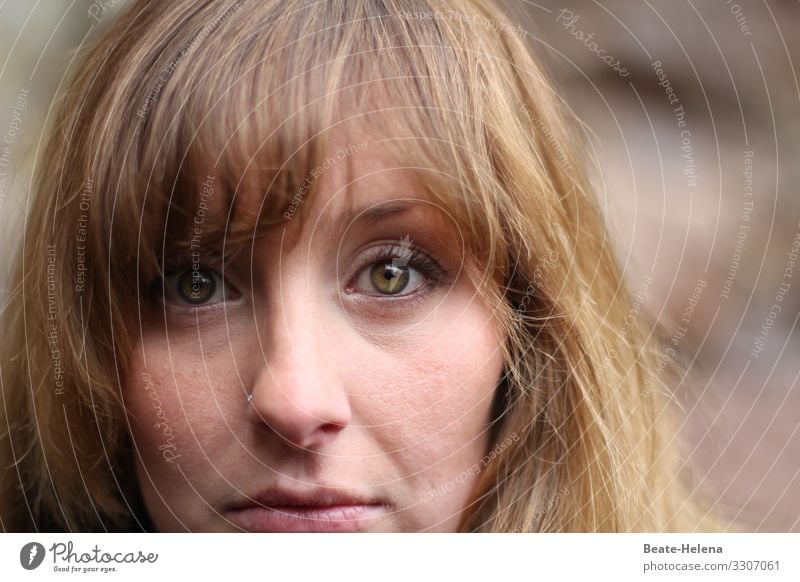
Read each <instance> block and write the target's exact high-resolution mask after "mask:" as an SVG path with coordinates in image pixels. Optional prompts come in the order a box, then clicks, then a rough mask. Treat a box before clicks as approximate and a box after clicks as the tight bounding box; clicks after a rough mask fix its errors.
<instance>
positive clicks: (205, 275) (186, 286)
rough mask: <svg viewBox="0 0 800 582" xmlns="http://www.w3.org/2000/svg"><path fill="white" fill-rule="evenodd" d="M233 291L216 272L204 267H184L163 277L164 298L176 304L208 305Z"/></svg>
mask: <svg viewBox="0 0 800 582" xmlns="http://www.w3.org/2000/svg"><path fill="white" fill-rule="evenodd" d="M235 293H236V292H235V291H234V290H233V289H232V288H231V287H230V286H228V285H226V284H225V283H223V282H222V281H221V277H220V276H219V275H218V274H217V273H216V272H214V271H212V270H210V269H207V268H205V267H200V268H198V269H186V270H184V271H179V272H177V273H174V274H171V275H167V276H166V277H165V278H164V299H165V301H166V302H168V303H172V304H176V305H192V306H202V305H210V304H214V303H218V302H220V301H222V300H223V299H224V298H225V297H228V298H231V295H234V294H235Z"/></svg>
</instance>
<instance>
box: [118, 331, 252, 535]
mask: <svg viewBox="0 0 800 582" xmlns="http://www.w3.org/2000/svg"><path fill="white" fill-rule="evenodd" d="M145 356H146V357H145ZM145 362H146V363H145ZM220 377H225V378H226V379H228V380H230V381H231V383H230V385H231V386H232V387H233V389H232V390H224V391H220V390H213V391H212V389H211V388H210V386H209V384H210V383H212V384H217V382H215V380H216V379H217V378H220ZM235 378H236V375H235V369H234V367H233V361H232V358H231V357H230V349H229V350H224V351H221V352H220V353H217V354H214V355H213V356H208V355H202V351H201V344H200V342H199V341H198V340H197V334H196V333H195V334H193V339H188V337H187V334H180V335H179V336H176V335H173V336H171V337H170V341H169V344H167V342H166V340H165V338H164V336H163V335H159V334H155V333H150V334H148V335H147V337H146V338H145V340H144V341H143V342H142V343H141V344H140V346H139V348H138V349H137V350H135V352H134V354H133V357H132V360H131V366H130V371H129V374H128V377H127V378H126V382H125V405H126V410H127V412H128V419H129V422H130V427H131V433H132V438H133V441H134V443H135V446H136V453H137V458H136V465H137V473H138V475H139V483H140V485H141V489H142V495H143V497H144V499H145V504H146V505H147V507H148V509H149V510H150V514H151V517H152V519H153V520H154V522H155V524H156V526H157V527H158V529H161V530H174V529H182V527H181V525H180V523H186V524H189V523H192V524H194V525H195V526H196V527H200V528H205V529H209V527H208V526H204V525H203V524H201V523H198V520H201V519H203V518H204V516H203V515H201V514H202V508H203V507H204V504H203V502H202V501H201V500H200V499H199V498H198V495H199V496H201V497H203V498H206V497H208V496H209V495H208V492H206V491H205V488H206V485H207V484H208V483H209V482H210V480H208V479H203V480H198V479H196V478H194V477H196V476H197V475H209V474H213V471H214V466H215V463H216V462H218V461H219V458H220V457H221V456H223V455H222V452H223V448H224V446H225V444H226V443H227V442H228V441H229V440H230V439H231V438H232V437H231V436H230V432H231V429H230V423H226V421H225V418H226V416H228V415H227V414H226V411H228V410H231V409H232V408H233V406H234V398H235V394H236V393H240V392H241V390H239V391H237V390H236V383H235ZM241 400H243V398H240V401H241ZM189 480H190V481H191V484H190V483H189V482H188V481H189ZM173 512H174V514H176V515H178V516H179V519H180V520H181V522H180V523H179V522H175V521H174V519H175V518H174V516H173Z"/></svg>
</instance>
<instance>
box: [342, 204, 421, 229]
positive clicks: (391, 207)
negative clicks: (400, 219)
mask: <svg viewBox="0 0 800 582" xmlns="http://www.w3.org/2000/svg"><path fill="white" fill-rule="evenodd" d="M425 203H426V201H425V200H419V199H408V200H393V201H391V202H383V203H380V204H376V205H375V206H371V207H369V208H367V209H366V210H361V211H359V212H351V213H350V214H349V215H348V216H347V217H346V218H347V221H348V222H350V221H352V222H353V223H365V224H367V225H374V224H376V223H378V222H381V221H383V220H385V219H387V218H391V217H394V216H397V215H398V214H404V213H406V212H410V211H411V210H413V209H414V208H419V207H420V206H423V205H425Z"/></svg>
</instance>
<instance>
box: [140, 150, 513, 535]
mask: <svg viewBox="0 0 800 582" xmlns="http://www.w3.org/2000/svg"><path fill="white" fill-rule="evenodd" d="M341 143H343V144H345V145H346V142H341ZM335 144H336V142H334V144H333V145H335ZM382 154H384V152H382V151H381V149H380V146H379V145H378V144H374V143H371V144H370V147H368V148H366V149H365V150H364V151H358V152H355V153H353V154H352V155H349V156H348V157H347V159H346V160H345V161H342V162H340V163H337V164H335V165H333V166H332V167H331V168H329V169H328V170H326V172H325V173H324V174H323V175H322V177H321V183H320V186H321V187H320V188H319V191H318V193H317V195H316V198H315V199H314V200H313V201H311V202H312V206H311V209H310V213H309V218H308V220H306V221H305V222H304V223H303V228H302V230H301V229H300V228H299V225H300V221H293V220H290V221H288V223H287V224H284V225H281V226H278V227H276V228H274V229H273V230H272V231H270V232H269V233H267V234H266V235H265V236H264V237H263V238H259V239H257V241H256V243H255V245H254V248H253V251H252V253H250V254H249V256H247V257H245V258H237V259H236V260H235V261H234V262H233V263H231V264H230V265H226V266H225V277H226V279H225V285H223V284H222V283H221V279H220V283H219V285H218V287H221V288H222V291H221V292H220V293H221V294H222V295H225V293H226V292H227V291H226V290H228V289H229V288H235V289H236V291H237V292H238V295H235V297H236V298H235V299H227V300H226V301H225V302H224V303H223V302H222V301H221V300H220V301H218V302H217V303H215V304H213V303H212V304H210V305H204V306H201V307H200V308H199V309H194V308H192V307H191V306H187V305H180V304H179V303H180V302H179V301H175V302H170V301H169V300H166V299H165V301H164V304H163V305H162V304H160V303H158V302H156V303H155V304H154V306H153V307H152V309H151V311H150V313H149V314H148V315H147V316H146V317H145V319H144V320H143V322H142V325H143V330H144V334H143V338H142V341H141V342H140V344H139V346H138V348H137V349H136V351H135V353H134V354H133V361H132V366H131V368H130V372H129V376H128V378H127V381H126V388H125V398H126V407H127V410H128V412H129V419H130V422H131V426H132V432H133V438H134V442H135V444H136V449H137V453H138V454H137V463H136V465H137V475H138V479H139V483H140V485H141V489H142V494H143V497H144V500H145V505H146V507H147V509H148V512H149V513H150V516H151V518H152V520H153V522H154V524H155V526H156V527H157V528H158V529H159V530H161V531H176V530H177V531H182V530H187V529H188V530H192V531H236V530H238V529H240V528H239V527H238V525H237V524H235V523H233V522H232V521H231V519H230V515H229V514H228V513H227V510H228V509H230V507H231V504H232V503H240V502H242V501H243V500H247V498H248V496H253V495H256V494H258V493H260V492H263V491H265V490H267V489H270V488H273V487H276V486H280V487H281V488H284V489H300V490H304V489H308V488H311V487H313V486H317V485H323V486H328V487H338V488H341V490H342V491H347V492H348V493H350V494H354V495H359V496H363V497H367V498H369V499H370V500H375V501H380V502H382V503H384V504H386V510H385V512H384V513H383V514H382V515H381V516H380V518H378V519H377V520H374V521H372V522H370V524H369V525H368V527H365V528H364V530H366V531H455V530H456V528H457V527H458V523H459V519H460V515H461V513H462V511H463V509H464V507H465V505H466V504H467V503H468V502H469V500H470V498H471V494H472V491H473V487H474V484H475V478H476V476H477V471H476V469H477V467H479V466H480V460H481V458H482V457H483V456H484V455H485V454H486V452H487V449H488V448H489V436H488V430H487V429H488V423H489V422H490V420H491V417H490V414H491V412H490V411H491V405H492V398H493V395H494V392H495V390H496V386H497V384H498V381H499V378H500V375H501V372H502V366H503V359H502V352H501V345H502V342H503V341H504V338H502V337H500V335H499V332H498V330H497V328H496V325H495V323H494V321H493V319H492V316H491V314H490V310H489V309H488V308H487V307H486V306H485V305H484V304H483V303H482V301H481V299H480V297H479V296H478V295H477V293H476V291H475V289H474V288H473V286H472V285H471V283H470V281H469V278H468V277H467V276H466V275H465V274H464V272H463V268H464V265H463V252H462V249H461V247H460V245H461V242H460V241H461V238H460V236H459V233H458V232H457V229H456V227H455V225H453V224H452V223H451V222H448V219H447V218H446V214H444V213H440V212H438V211H437V209H436V206H435V205H434V204H432V203H427V202H420V203H419V204H417V205H416V206H414V207H413V209H411V210H409V211H407V212H405V213H402V214H398V215H396V216H392V217H389V218H386V219H385V220H383V221H380V222H376V223H374V224H373V223H370V224H369V225H363V224H360V223H358V222H357V221H356V222H352V223H348V222H344V223H342V222H341V219H340V217H341V216H342V215H344V214H347V210H349V209H348V208H347V207H346V205H345V199H344V194H343V192H344V187H345V185H346V184H347V183H348V182H349V181H350V180H352V179H353V176H355V177H356V178H357V179H356V181H355V183H354V184H352V185H350V186H349V188H350V189H351V190H352V192H353V193H354V200H355V201H356V202H355V205H354V206H355V207H356V212H357V211H358V209H363V208H369V207H371V206H374V205H376V204H381V203H384V202H387V201H392V200H397V199H403V198H408V197H409V196H410V195H414V193H415V192H421V189H420V187H419V185H418V184H416V183H415V182H414V179H413V175H411V174H409V173H408V171H407V170H403V169H399V168H395V167H393V166H392V164H391V162H390V161H389V160H390V158H389V157H388V156H386V155H382ZM348 176H349V177H348ZM410 193H411V194H410ZM416 196H417V197H418V198H422V195H421V194H416ZM406 235H408V236H409V237H410V240H411V241H413V242H414V243H415V244H416V245H418V247H419V248H420V249H421V250H422V251H423V252H425V253H428V254H429V255H430V256H431V257H434V258H435V259H436V261H437V263H439V264H440V265H441V266H442V267H443V269H444V270H447V271H448V272H449V274H448V276H446V277H443V278H442V279H441V281H439V283H437V284H436V285H433V286H431V287H428V286H423V288H422V289H420V290H418V292H417V293H416V295H415V296H414V300H413V301H409V300H408V298H405V297H404V298H402V299H401V300H399V301H395V302H393V303H390V302H389V301H386V299H385V298H380V297H374V296H372V295H370V294H368V293H366V292H370V293H377V291H375V290H374V289H366V290H365V289H360V288H358V289H353V288H352V286H350V287H348V284H349V283H351V279H352V278H355V277H356V275H357V274H358V273H360V272H362V271H363V270H364V269H367V270H368V269H370V268H371V267H372V266H373V265H374V263H375V261H371V262H370V261H366V263H365V261H364V259H363V256H364V254H365V252H366V253H369V252H370V249H371V248H374V247H375V246H376V245H378V246H382V245H385V244H387V243H389V244H395V245H397V244H398V242H399V241H401V239H402V238H403V237H404V236H406ZM288 240H292V243H291V244H288V243H287V241H288ZM388 262H390V263H391V258H389V260H388ZM409 267H410V268H417V267H415V266H414V263H413V261H412V262H411V263H409ZM368 279H369V278H368V277H366V278H365V279H364V280H368ZM412 279H413V278H412ZM416 280H417V281H420V280H423V279H420V278H417V279H416ZM172 296H173V297H178V298H179V295H176V294H175V293H173V294H172ZM233 296H234V295H232V296H231V297H233ZM143 375H147V376H146V377H147V378H149V379H150V380H149V381H150V383H151V386H150V387H149V388H146V382H145V381H144V380H143V379H142V378H143ZM154 394H155V397H154ZM248 394H252V400H251V401H250V402H248ZM165 427H168V429H169V430H168V431H165ZM470 469H472V471H470ZM467 471H470V473H471V475H470V476H469V477H467V476H466V473H465V472H467Z"/></svg>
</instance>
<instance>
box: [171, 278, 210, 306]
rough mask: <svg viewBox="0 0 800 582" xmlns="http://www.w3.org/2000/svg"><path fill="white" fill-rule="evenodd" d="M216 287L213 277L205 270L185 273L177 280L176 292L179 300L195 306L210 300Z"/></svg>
mask: <svg viewBox="0 0 800 582" xmlns="http://www.w3.org/2000/svg"><path fill="white" fill-rule="evenodd" d="M216 287H217V284H216V281H215V280H214V276H213V275H212V274H211V273H209V272H208V271H205V270H198V271H186V272H185V273H183V274H182V275H181V276H180V278H179V279H178V292H179V293H180V295H181V298H182V299H183V300H184V301H186V302H187V303H192V304H195V305H199V304H201V303H205V302H206V301H208V300H209V299H211V298H212V297H213V296H214V291H215V290H216Z"/></svg>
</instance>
